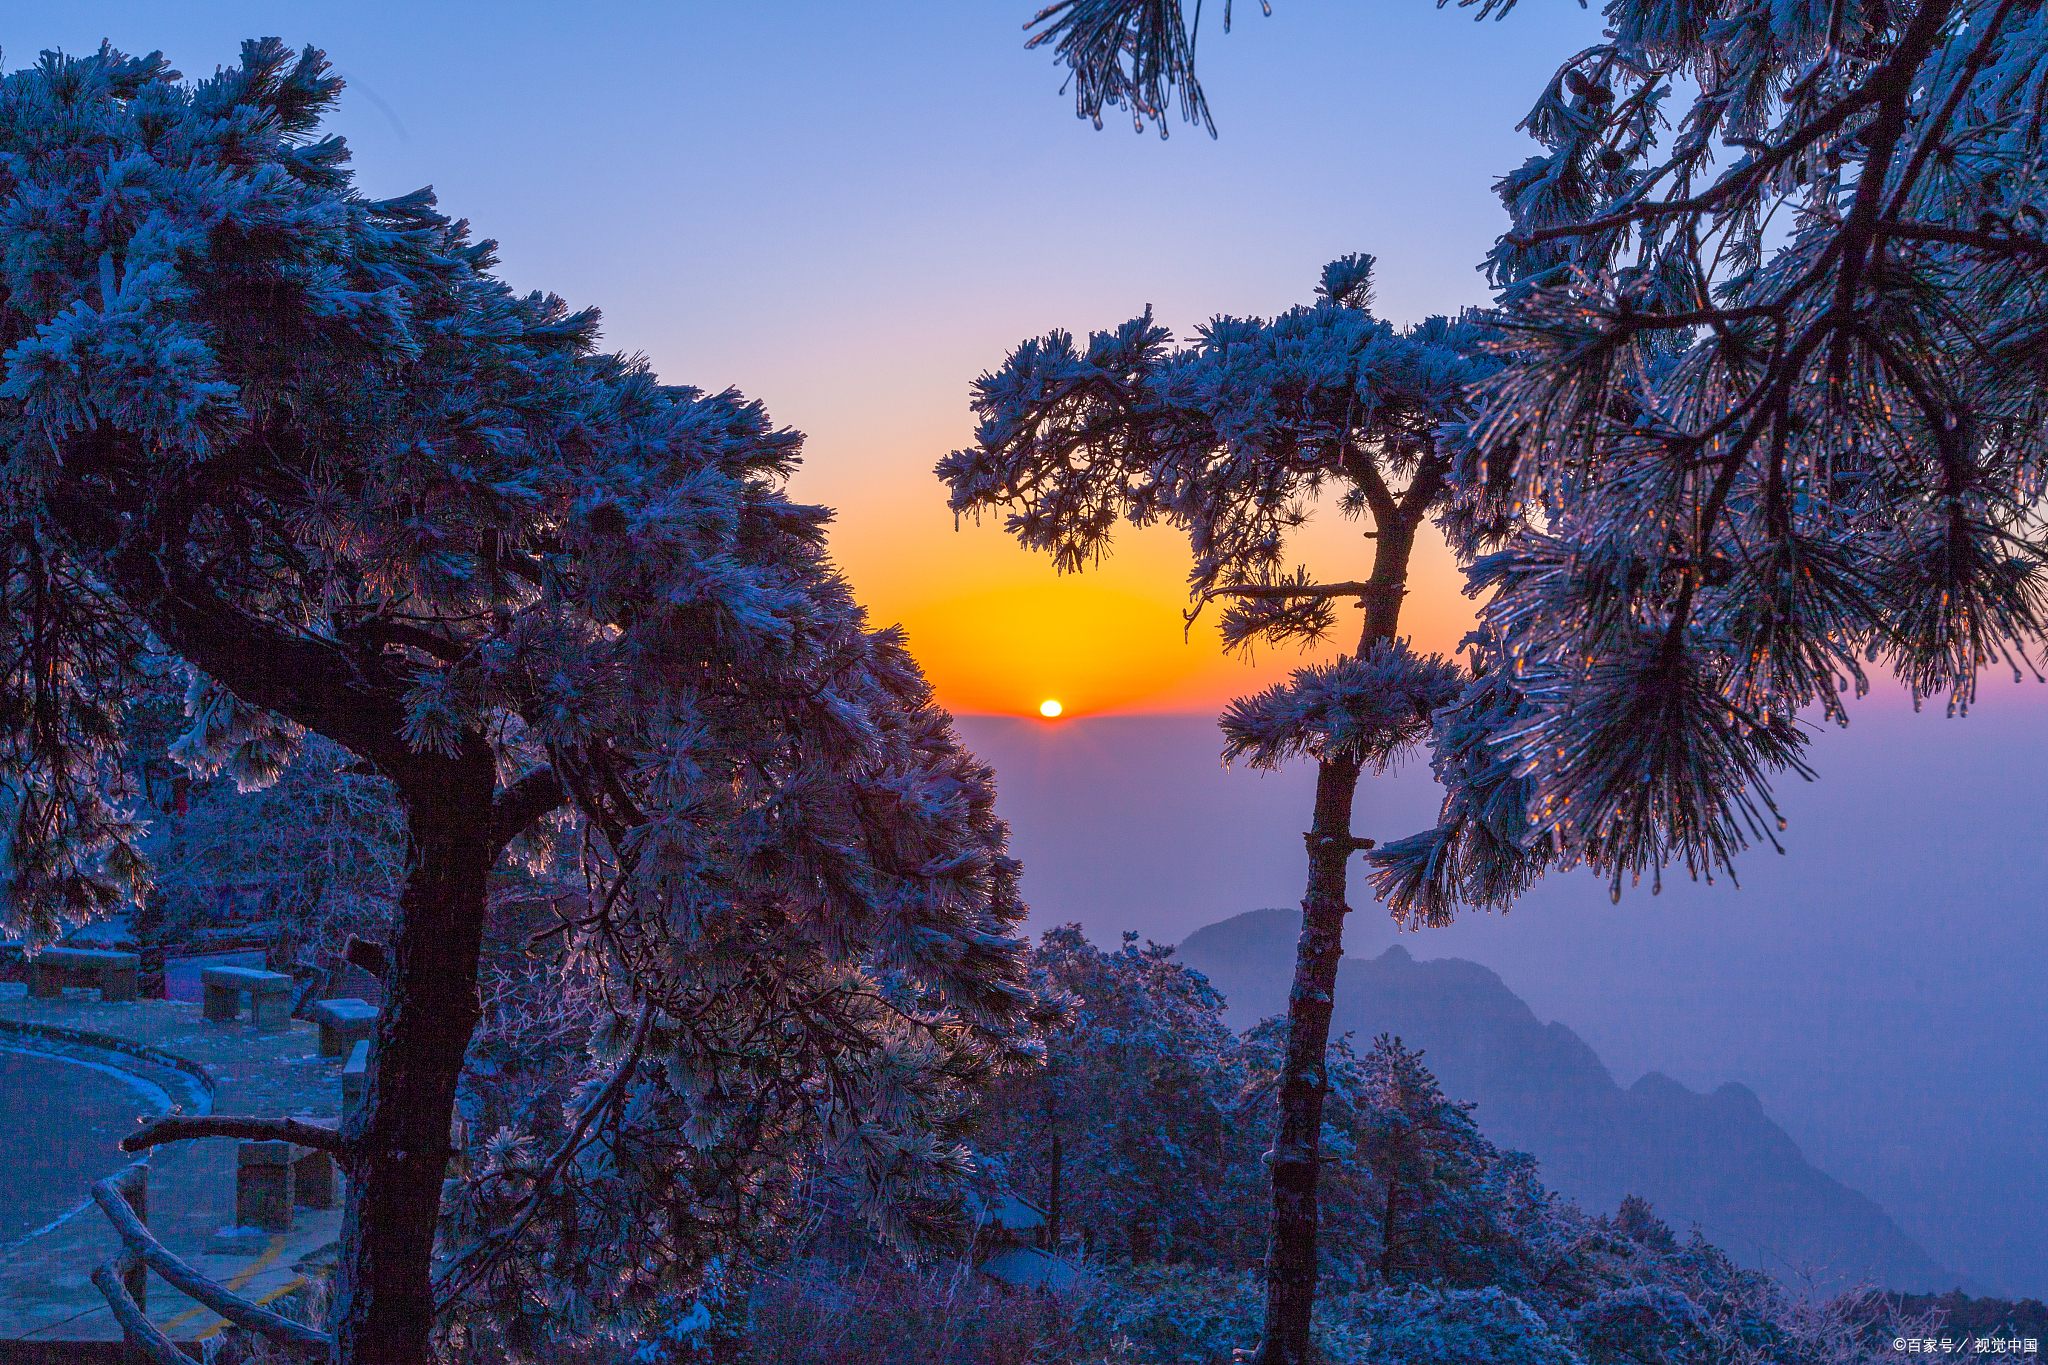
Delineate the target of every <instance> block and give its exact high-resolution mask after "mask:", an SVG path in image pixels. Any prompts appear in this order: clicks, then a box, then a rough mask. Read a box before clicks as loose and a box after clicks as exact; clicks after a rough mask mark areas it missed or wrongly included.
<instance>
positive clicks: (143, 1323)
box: [92, 1246, 192, 1365]
mask: <svg viewBox="0 0 2048 1365" xmlns="http://www.w3.org/2000/svg"><path fill="white" fill-rule="evenodd" d="M141 1263H142V1258H141V1257H140V1256H138V1255H136V1254H135V1250H134V1248H132V1247H127V1246H123V1247H122V1248H121V1249H120V1250H119V1251H117V1252H115V1253H114V1255H113V1257H112V1258H111V1259H109V1260H106V1261H103V1262H101V1263H100V1266H99V1268H98V1269H96V1270H94V1271H93V1272H92V1286H93V1288H95V1289H97V1290H99V1291H100V1294H101V1296H102V1297H103V1298H105V1299H106V1301H107V1307H108V1308H110V1309H112V1310H113V1312H114V1321H116V1322H118V1323H120V1324H121V1332H122V1334H123V1335H124V1336H125V1337H126V1338H127V1341H128V1345H129V1346H130V1347H131V1348H133V1349H136V1350H139V1351H141V1352H142V1355H143V1358H144V1360H145V1361H147V1363H148V1365H192V1357H190V1356H188V1355H186V1354H185V1353H184V1352H183V1351H181V1350H179V1349H178V1343H177V1342H175V1341H172V1340H171V1339H170V1338H169V1337H167V1336H165V1335H164V1333H163V1330H162V1329H161V1328H159V1327H158V1326H157V1325H156V1324H155V1323H153V1322H151V1321H150V1320H149V1315H148V1314H147V1313H144V1312H143V1311H142V1306H141V1305H140V1304H138V1303H136V1302H135V1300H134V1298H133V1297H132V1296H131V1295H130V1294H129V1293H128V1287H127V1286H126V1285H124V1284H123V1283H122V1282H121V1277H122V1276H124V1275H126V1274H127V1273H128V1272H129V1271H131V1270H133V1269H134V1268H135V1267H136V1266H138V1265H140V1264H141Z"/></svg>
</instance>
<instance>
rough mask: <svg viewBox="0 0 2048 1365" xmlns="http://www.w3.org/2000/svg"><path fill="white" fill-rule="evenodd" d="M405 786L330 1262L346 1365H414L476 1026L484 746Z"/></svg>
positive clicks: (419, 1359)
mask: <svg viewBox="0 0 2048 1365" xmlns="http://www.w3.org/2000/svg"><path fill="white" fill-rule="evenodd" d="M423 766H428V767H431V768H432V769H438V770H439V771H437V772H435V773H434V774H433V776H434V777H435V778H438V779H439V780H432V781H427V782H417V783H407V784H404V785H401V787H400V790H401V792H402V793H403V794H404V800H405V806H406V812H407V820H406V832H407V839H408V843H409V849H408V866H407V877H406V884H405V891H404V894H403V895H402V897H401V899H400V902H399V912H398V920H397V923H396V924H394V925H393V927H392V934H391V940H390V945H389V946H390V963H389V967H388V969H387V971H386V973H385V976H384V983H383V984H384V1002H385V1003H384V1011H383V1014H382V1016H381V1017H380V1018H379V1020H378V1021H377V1042H376V1047H375V1049H374V1052H373V1061H372V1063H371V1067H370V1077H369V1089H368V1092H367V1094H366V1095H365V1097H364V1102H363V1106H362V1108H361V1109H360V1110H358V1111H357V1114H356V1116H355V1118H354V1119H353V1121H352V1126H351V1127H350V1128H349V1129H348V1130H347V1131H346V1133H345V1134H344V1136H346V1137H348V1138H350V1139H353V1140H354V1142H355V1144H356V1146H355V1150H354V1154H353V1155H351V1156H350V1157H349V1158H348V1159H347V1160H346V1161H345V1163H344V1165H345V1168H346V1170H347V1172H348V1177H349V1183H348V1205H347V1208H346V1210H345V1212H344V1214H343V1218H342V1228H341V1254H340V1258H339V1260H338V1262H337V1265H336V1271H337V1277H336V1282H335V1296H334V1317H333V1331H334V1337H335V1347H336V1352H337V1355H338V1356H339V1358H340V1359H342V1360H344V1361H349V1362H351V1363H352V1365H416V1363H419V1365H423V1362H425V1361H426V1360H427V1358H428V1347H429V1342H430V1340H431V1338H432V1335H433V1330H434V1291H433V1284H432V1279H431V1272H432V1266H433V1252H434V1232H435V1225H436V1222H437V1221H438V1219H439V1216H440V1209H441V1182H442V1179H443V1178H444V1176H445V1175H446V1174H447V1165H448V1158H449V1157H450V1155H451V1152H450V1149H449V1141H448V1134H449V1128H450V1125H451V1122H452V1120H453V1118H454V1113H455V1087H456V1083H457V1081H458V1080H460V1078H461V1075H462V1058H463V1054H464V1052H465V1051H467V1049H468V1047H469V1039H470V1035H471V1033H472V1032H474V1031H475V1028H476V1025H477V1020H478V1018H479V1017H480V1014H479V1008H478V1001H477V963H478V958H479V955H480V953H481V947H482V938H483V927H484V913H485V906H486V897H487V893H488V878H489V875H490V870H491V865H492V864H493V863H494V862H496V860H497V856H498V849H499V843H498V841H497V840H496V839H495V838H494V837H493V832H492V829H491V823H492V800H491V798H492V785H493V773H492V765H491V754H490V750H489V749H488V748H487V747H486V746H485V745H484V744H483V743H482V742H481V741H480V740H474V739H473V740H471V742H470V743H468V744H466V745H465V746H464V752H463V753H462V754H461V755H459V756H458V757H456V758H454V759H446V760H440V761H438V762H434V763H432V764H430V765H423Z"/></svg>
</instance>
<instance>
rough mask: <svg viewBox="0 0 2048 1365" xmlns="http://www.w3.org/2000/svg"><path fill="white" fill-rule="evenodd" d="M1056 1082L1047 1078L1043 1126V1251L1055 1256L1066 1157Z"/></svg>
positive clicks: (1058, 1247) (1057, 1253) (1054, 1076)
mask: <svg viewBox="0 0 2048 1365" xmlns="http://www.w3.org/2000/svg"><path fill="white" fill-rule="evenodd" d="M1057 1081H1058V1077H1057V1075H1056V1074H1055V1075H1052V1076H1048V1077H1047V1084H1046V1087H1045V1126H1046V1128H1047V1129H1049V1130H1050V1131H1051V1133H1052V1156H1051V1162H1052V1172H1051V1178H1050V1180H1048V1181H1047V1185H1048V1187H1049V1188H1048V1193H1047V1198H1046V1201H1045V1202H1046V1203H1047V1205H1049V1207H1048V1208H1047V1209H1046V1211H1045V1235H1046V1239H1047V1241H1046V1248H1045V1249H1046V1250H1047V1251H1049V1252H1051V1253H1052V1254H1053V1255H1055V1256H1057V1255H1059V1254H1060V1177H1061V1175H1062V1174H1064V1172H1062V1171H1061V1169H1060V1167H1061V1164H1062V1162H1063V1161H1064V1159H1065V1157H1066V1151H1065V1149H1064V1148H1063V1147H1061V1145H1060V1116H1059V1106H1058V1105H1057V1104H1056V1103H1055V1102H1054V1098H1053V1097H1054V1095H1055V1093H1056V1085H1057Z"/></svg>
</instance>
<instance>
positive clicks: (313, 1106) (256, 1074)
mask: <svg viewBox="0 0 2048 1365" xmlns="http://www.w3.org/2000/svg"><path fill="white" fill-rule="evenodd" d="M20 989H21V988H20V987H18V986H17V987H15V988H14V990H12V991H9V992H8V995H9V996H11V997H12V998H0V1045H5V1046H6V1047H7V1048H8V1049H9V1050H10V1054H11V1055H12V1056H14V1057H15V1058H17V1059H18V1061H19V1062H20V1064H21V1065H22V1067H23V1068H24V1070H23V1073H22V1074H25V1075H29V1074H41V1075H43V1076H45V1077H51V1076H56V1075H59V1074H62V1073H63V1072H64V1071H65V1070H67V1069H70V1068H72V1067H75V1066H76V1065H77V1064H78V1063H80V1062H87V1063H92V1064H96V1065H99V1066H105V1067H111V1068H112V1069H114V1070H117V1071H120V1072H123V1073H127V1074H129V1075H131V1076H133V1077H135V1078H136V1080H137V1082H139V1083H138V1084H131V1085H129V1086H128V1089H129V1090H130V1091H131V1092H132V1093H133V1104H132V1112H134V1113H136V1114H138V1115H139V1114H143V1113H145V1112H152V1111H160V1110H161V1108H162V1103H161V1101H158V1102H156V1103H151V1102H150V1097H149V1089H150V1087H152V1086H154V1087H156V1088H157V1089H159V1090H160V1091H162V1092H163V1093H164V1094H166V1095H168V1096H169V1097H170V1098H171V1099H172V1100H173V1102H177V1103H182V1104H184V1105H186V1107H187V1112H193V1111H194V1110H195V1109H196V1108H197V1105H198V1102H199V1101H200V1099H201V1096H202V1095H203V1087H202V1086H198V1085H196V1084H195V1082H194V1080H193V1079H192V1078H191V1077H189V1076H187V1075H186V1074H185V1073H183V1072H180V1071H178V1070H176V1069H174V1068H171V1067H167V1066H163V1065H160V1064H155V1063H152V1062H150V1061H148V1060H145V1059H142V1058H138V1057H136V1056H134V1055H132V1054H128V1053H123V1052H119V1051H97V1050H94V1049H93V1048H92V1047H91V1046H89V1043H90V1041H91V1040H92V1039H98V1040H103V1041H106V1042H120V1043H127V1044H134V1045H140V1047H142V1048H144V1049H154V1050H155V1051H156V1052H158V1053H162V1054H168V1055H169V1056H170V1057H175V1058H181V1059H183V1060H185V1061H186V1062H188V1063H191V1064H193V1065H195V1066H196V1067H197V1068H199V1069H201V1070H203V1071H204V1072H205V1073H206V1075H207V1077H208V1078H210V1079H211V1081H212V1084H213V1094H212V1110H213V1112H215V1113H221V1114H261V1115H266V1116H271V1117H277V1116H284V1115H290V1116H294V1117H304V1118H333V1117H335V1116H337V1115H338V1114H339V1113H340V1111H341V1084H340V1070H341V1063H340V1061H339V1060H337V1059H322V1058H321V1057H320V1055H319V1051H320V1032H319V1029H318V1027H317V1026H316V1025H313V1024H310V1023H306V1022H303V1021H300V1020H294V1021H292V1025H291V1028H290V1029H289V1030H288V1031H286V1032H283V1033H270V1034H263V1033H256V1032H254V1031H253V1030H252V1029H251V1028H250V1027H249V1025H248V1023H247V1022H246V1019H247V1016H246V1013H245V1014H244V1021H243V1022H240V1023H235V1024H211V1023H208V1022H206V1021H205V1020H203V1019H202V1018H200V1015H199V1009H198V1007H197V1006H196V1005H193V1004H189V1003H186V1002H182V1001H169V1000H138V1001H134V1002H131V1003H128V1004H116V1005H103V1004H100V1003H99V1002H98V1000H97V999H96V998H93V997H95V995H96V993H94V992H89V991H71V992H67V993H66V998H65V999H62V1000H29V999H27V998H25V997H24V996H22V995H20V994H19V991H20ZM39 1029H48V1030H59V1031H63V1033H65V1034H82V1035H87V1036H88V1037H87V1038H86V1039H84V1040H81V1039H79V1038H75V1037H65V1036H62V1034H55V1033H48V1032H38V1030H39ZM39 1055H40V1056H41V1057H42V1058H45V1059H47V1061H46V1062H45V1063H44V1064H42V1065H41V1066H40V1068H39V1069H37V1063H38V1057H39ZM85 1069H87V1070H89V1069H90V1068H89V1067H88V1068H85ZM69 1083H75V1082H64V1081H53V1084H56V1085H58V1086H59V1087H60V1088H61V1087H62V1086H64V1085H65V1084H69ZM46 1101H47V1096H45V1097H43V1099H41V1100H39V1099H38V1098H37V1097H36V1096H34V1095H29V1094H17V1093H14V1092H12V1091H6V1092H0V1142H4V1143H6V1144H7V1145H8V1146H10V1147H13V1146H15V1145H16V1144H42V1145H46V1146H48V1147H50V1148H52V1149H53V1150H54V1149H58V1148H65V1149H69V1150H71V1151H73V1152H74V1153H75V1152H77V1151H79V1149H81V1147H83V1155H74V1156H72V1157H67V1158H62V1159H59V1158H56V1157H52V1158H50V1163H51V1165H52V1168H53V1169H54V1168H56V1167H59V1166H63V1165H64V1163H65V1162H66V1161H68V1162H69V1166H68V1169H71V1170H72V1171H74V1172H82V1171H84V1170H85V1169H87V1168H91V1169H94V1170H96V1171H97V1173H98V1174H102V1175H103V1174H106V1173H108V1172H111V1171H112V1170H115V1169H117V1168H118V1167H120V1166H121V1165H125V1164H126V1162H127V1160H129V1158H127V1157H125V1156H124V1155H123V1154H121V1153H119V1152H118V1151H116V1152H113V1153H111V1154H110V1155H109V1156H108V1158H106V1159H105V1160H100V1159H98V1158H97V1157H96V1156H95V1155H94V1154H93V1153H92V1150H91V1144H90V1143H89V1142H88V1143H86V1144H81V1143H80V1142H79V1140H78V1128H79V1127H80V1126H81V1124H82V1125H84V1126H85V1127H86V1129H87V1131H92V1130H94V1129H102V1130H103V1129H105V1128H107V1127H109V1126H110V1125H108V1124H107V1123H106V1121H105V1117H104V1116H105V1107H106V1105H107V1104H108V1103H111V1102H116V1101H111V1100H109V1099H108V1098H107V1095H106V1092H104V1091H100V1092H98V1097H97V1099H96V1101H95V1106H96V1107H93V1108H91V1109H90V1110H89V1111H88V1116H87V1117H84V1118H73V1117H67V1116H66V1115H65V1114H64V1113H63V1112H61V1111H60V1110H58V1109H56V1108H55V1107H54V1106H53V1105H51V1104H49V1103H47V1102H46ZM100 1135H102V1134H101V1133H94V1140H97V1138H98V1137H99V1136H100ZM116 1137H118V1134H113V1135H111V1136H110V1137H109V1140H110V1141H111V1140H113V1138H116ZM67 1139H68V1141H67ZM33 1164H34V1162H33V1160H29V1159H23V1158H22V1156H21V1154H20V1153H19V1152H17V1153H16V1154H15V1155H14V1156H13V1157H11V1158H7V1159H0V1169H7V1168H10V1167H15V1166H19V1167H22V1168H24V1169H26V1168H27V1167H29V1166H31V1165H33ZM74 1178H79V1177H78V1176H77V1175H74ZM37 1194H38V1196H39V1197H41V1198H42V1200H43V1203H44V1204H47V1203H48V1202H49V1201H48V1199H47V1191H38V1192H37ZM85 1195H86V1190H85V1189H84V1187H83V1181H82V1179H81V1184H80V1188H79V1189H78V1190H77V1192H76V1196H75V1197H76V1198H83V1197H84V1196H85ZM9 1199H10V1193H9V1191H8V1190H7V1189H6V1188H4V1187H0V1209H8V1210H9V1211H10V1212H11V1211H12V1210H11V1206H10V1205H9V1203H8V1201H9ZM24 1202H27V1201H24ZM59 1202H60V1203H61V1202H62V1201H59ZM38 1207H39V1208H40V1207H42V1205H38ZM234 1212H235V1144H234V1143H233V1141H231V1140H228V1139H221V1138H207V1139H201V1140H198V1141H194V1142H181V1143H176V1144H173V1145H171V1146H167V1147H161V1148H158V1149H157V1154H156V1156H155V1157H154V1158H153V1159H152V1162H151V1169H150V1180H149V1227H150V1231H151V1232H152V1233H154V1234H155V1235H156V1237H157V1238H158V1239H159V1240H161V1241H162V1242H163V1243H164V1244H165V1245H166V1246H168V1247H169V1248H170V1249H171V1250H172V1251H174V1252H176V1253H177V1254H178V1255H179V1256H182V1257H183V1258H185V1259H186V1260H187V1261H189V1262H191V1263H192V1264H193V1265H194V1266H195V1267H197V1268H198V1269H199V1270H201V1271H202V1272H204V1273H205V1274H207V1275H209V1276H211V1277H213V1278H214V1279H216V1280H218V1281H219V1282H221V1283H223V1284H226V1285H228V1286H230V1287H231V1288H234V1289H235V1290H236V1291H237V1292H239V1293H241V1294H242V1295H243V1296H244V1297H247V1298H252V1299H256V1300H258V1301H259V1302H268V1301H274V1300H276V1299H278V1298H281V1297H283V1296H285V1295H287V1294H290V1293H292V1292H294V1291H295V1290H297V1289H300V1288H302V1287H304V1284H305V1276H304V1275H303V1274H302V1273H301V1272H300V1270H299V1267H300V1266H301V1265H302V1264H305V1263H307V1262H312V1261H317V1260H319V1259H320V1255H321V1253H322V1252H323V1251H326V1250H327V1249H329V1248H330V1247H331V1244H332V1243H333V1242H334V1240H335V1238H336V1236H337V1235H338V1234H339V1231H340V1226H341V1212H340V1208H339V1207H338V1206H337V1207H336V1208H334V1209H328V1210H318V1211H316V1210H312V1209H299V1210H297V1217H296V1221H295V1224H294V1226H293V1230H292V1231H291V1232H289V1233H283V1234H278V1235H276V1236H273V1237H271V1238H269V1239H268V1242H267V1244H266V1245H264V1246H263V1247H262V1249H261V1250H259V1251H258V1252H256V1253H255V1254H254V1255H245V1256H216V1255H211V1254H209V1253H208V1250H207V1242H208V1240H209V1238H210V1237H211V1236H212V1234H213V1233H214V1232H215V1231H216V1230H218V1229H220V1228H222V1227H224V1226H226V1225H228V1224H231V1223H233V1222H234ZM14 1221H15V1222H16V1223H20V1222H21V1221H23V1220H22V1219H20V1218H17V1219H15V1220H14ZM5 1225H8V1220H7V1219H5V1218H0V1226H5ZM119 1245H120V1241H119V1238H118V1237H116V1236H115V1234H114V1231H113V1229H112V1227H111V1226H110V1225H109V1224H108V1223H107V1220H106V1218H105V1217H104V1216H103V1215H102V1214H101V1213H100V1211H99V1209H98V1208H97V1207H96V1206H90V1205H88V1206H87V1207H86V1208H85V1209H84V1210H83V1211H82V1212H79V1213H78V1214H76V1215H75V1216H72V1217H70V1218H68V1219H65V1220H63V1221H61V1222H60V1223H58V1224H57V1225H56V1226H55V1227H53V1228H50V1229H49V1230H47V1231H44V1232H42V1233H41V1234H40V1235H38V1236H35V1237H34V1238H32V1239H31V1240H29V1241H28V1242H26V1243H25V1244H20V1245H16V1246H13V1247H11V1248H4V1249H0V1341H4V1340H7V1339H10V1338H12V1339H27V1340H35V1341H58V1340H70V1341H112V1340H116V1339H118V1338H119V1337H120V1335H121V1333H120V1328H119V1327H118V1326H117V1325H116V1324H115V1322H114V1320H113V1316H112V1314H111V1313H110V1312H108V1310H107V1307H106V1301H105V1300H104V1299H102V1298H101V1297H100V1294H99V1291H98V1290H96V1289H94V1288H93V1287H92V1284H91V1278H90V1277H91V1275H92V1272H93V1269H94V1268H95V1267H96V1266H98V1265H99V1264H100V1263H101V1262H102V1261H104V1260H105V1259H106V1258H107V1257H108V1256H109V1255H111V1254H112V1253H113V1252H114V1251H115V1250H116V1249H117V1248H118V1247H119ZM147 1306H148V1309H149V1316H150V1318H151V1319H152V1320H153V1321H155V1322H156V1323H158V1324H159V1325H160V1326H162V1327H164V1328H165V1330H166V1331H167V1332H168V1333H169V1334H170V1335H171V1336H172V1337H173V1338H174V1339H180V1340H184V1339H193V1338H204V1337H207V1336H211V1335H212V1334H213V1333H215V1332H217V1331H219V1330H220V1328H221V1326H222V1324H221V1321H220V1319H219V1318H218V1317H216V1316H215V1315H214V1314H213V1313H212V1312H211V1311H209V1310H207V1309H204V1308H202V1307H200V1306H199V1305H198V1304H195V1303H193V1302H192V1301H191V1300H190V1299H187V1298H186V1297H185V1296H184V1295H182V1294H179V1293H177V1292H176V1291H175V1290H173V1289H172V1288H171V1287H170V1286H169V1285H167V1284H165V1283H164V1282H163V1281H162V1280H161V1279H158V1278H156V1277H155V1276H154V1275H152V1276H151V1277H150V1279H149V1290H148V1304H147Z"/></svg>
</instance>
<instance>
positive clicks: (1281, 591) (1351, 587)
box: [1202, 583, 1407, 602]
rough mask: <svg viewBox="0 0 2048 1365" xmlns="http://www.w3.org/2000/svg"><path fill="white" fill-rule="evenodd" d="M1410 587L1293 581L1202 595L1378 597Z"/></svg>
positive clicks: (1265, 597) (1206, 598) (1206, 597)
mask: <svg viewBox="0 0 2048 1365" xmlns="http://www.w3.org/2000/svg"><path fill="white" fill-rule="evenodd" d="M1406 592H1407V589H1406V588H1404V587H1402V586H1401V585H1400V584H1399V583H1303V584H1300V585H1291V584H1263V583H1255V584H1248V585H1246V586H1244V587H1241V588H1211V589H1209V590H1208V591H1207V592H1205V593H1203V594H1202V600H1203V601H1204V602H1206V601H1208V600H1209V599H1210V598H1212V597H1252V598H1263V599H1268V600H1272V599H1279V600H1285V599H1288V598H1293V597H1374V596H1379V595H1381V594H1385V593H1394V594H1397V595H1399V594H1403V593H1406Z"/></svg>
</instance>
